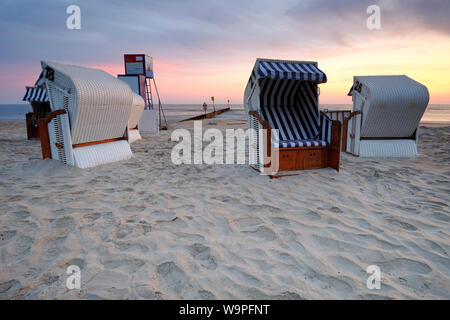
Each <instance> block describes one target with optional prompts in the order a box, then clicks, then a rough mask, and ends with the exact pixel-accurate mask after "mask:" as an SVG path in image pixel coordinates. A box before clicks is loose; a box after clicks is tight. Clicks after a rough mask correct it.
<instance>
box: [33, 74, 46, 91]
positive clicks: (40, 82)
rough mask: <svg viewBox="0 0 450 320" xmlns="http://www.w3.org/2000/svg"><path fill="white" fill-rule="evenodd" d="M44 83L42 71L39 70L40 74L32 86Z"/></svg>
mask: <svg viewBox="0 0 450 320" xmlns="http://www.w3.org/2000/svg"><path fill="white" fill-rule="evenodd" d="M44 83H45V78H44V72H43V71H41V74H40V75H39V78H38V79H37V80H36V82H35V83H34V86H35V87H37V86H42V85H43V84H44Z"/></svg>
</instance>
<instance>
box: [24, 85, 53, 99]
mask: <svg viewBox="0 0 450 320" xmlns="http://www.w3.org/2000/svg"><path fill="white" fill-rule="evenodd" d="M22 101H38V102H47V101H48V97H47V89H45V88H35V87H27V92H26V93H25V96H24V97H23V99H22Z"/></svg>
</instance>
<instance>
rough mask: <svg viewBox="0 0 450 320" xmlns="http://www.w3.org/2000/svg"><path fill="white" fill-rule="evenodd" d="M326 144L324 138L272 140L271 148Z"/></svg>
mask: <svg viewBox="0 0 450 320" xmlns="http://www.w3.org/2000/svg"><path fill="white" fill-rule="evenodd" d="M327 145H328V142H327V141H325V140H287V141H278V142H276V141H273V140H272V148H296V147H321V146H327Z"/></svg>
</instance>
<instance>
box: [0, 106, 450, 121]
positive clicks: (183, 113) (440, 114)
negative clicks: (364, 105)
mask: <svg viewBox="0 0 450 320" xmlns="http://www.w3.org/2000/svg"><path fill="white" fill-rule="evenodd" d="M225 107H227V105H223V104H217V105H216V110H217V109H222V108H225ZM321 107H322V108H326V109H330V110H351V109H352V105H350V104H329V105H328V104H327V105H322V106H321ZM230 108H231V110H230V111H228V112H225V113H223V114H221V115H219V116H218V117H217V118H222V119H242V118H246V117H245V115H244V107H243V105H235V104H234V105H230ZM212 110H213V108H212V105H208V110H207V112H210V111H212ZM30 111H31V107H30V105H29V104H0V121H20V120H25V114H26V113H27V112H30ZM203 112H204V111H203V109H202V106H201V105H200V104H199V105H196V104H166V105H164V114H165V115H166V117H167V118H168V119H185V118H189V117H192V116H196V115H200V114H202V113H203ZM421 123H423V124H425V123H428V124H443V125H450V105H443V104H432V105H429V106H428V108H427V110H426V111H425V115H424V116H423V118H422V121H421Z"/></svg>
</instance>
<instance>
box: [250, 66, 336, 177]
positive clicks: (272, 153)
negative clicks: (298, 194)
mask: <svg viewBox="0 0 450 320" xmlns="http://www.w3.org/2000/svg"><path fill="white" fill-rule="evenodd" d="M326 81H327V78H326V75H325V73H324V72H322V71H321V70H320V69H319V68H318V67H317V62H312V61H286V60H273V59H257V60H256V63H255V66H254V68H253V71H252V73H251V75H250V79H249V81H248V83H247V87H246V89H245V94H244V105H245V110H246V113H247V114H248V124H249V127H250V129H253V130H250V134H249V139H250V145H251V148H250V154H249V160H250V165H251V166H252V167H253V168H254V169H256V170H258V171H260V172H262V173H265V174H269V175H272V174H274V173H277V172H279V171H295V170H303V169H316V168H323V167H328V166H330V167H332V168H335V169H336V170H339V159H340V130H341V124H340V122H339V121H333V120H330V119H329V118H328V117H327V116H326V115H325V114H324V113H322V112H320V110H319V90H318V84H319V83H324V82H326ZM264 130H265V131H264ZM264 132H265V133H264Z"/></svg>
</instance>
